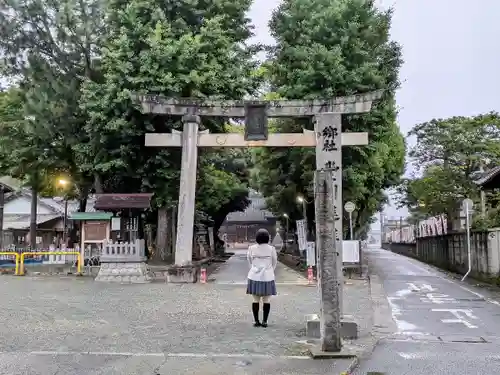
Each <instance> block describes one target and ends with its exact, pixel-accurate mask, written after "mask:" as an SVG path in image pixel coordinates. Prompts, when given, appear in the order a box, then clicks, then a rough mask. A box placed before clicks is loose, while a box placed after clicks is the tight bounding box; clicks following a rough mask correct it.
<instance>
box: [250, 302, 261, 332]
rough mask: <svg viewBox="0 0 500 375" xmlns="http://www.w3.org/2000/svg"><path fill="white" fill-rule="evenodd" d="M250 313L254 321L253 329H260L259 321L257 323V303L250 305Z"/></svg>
mask: <svg viewBox="0 0 500 375" xmlns="http://www.w3.org/2000/svg"><path fill="white" fill-rule="evenodd" d="M252 313H253V319H254V320H255V323H254V325H253V326H254V327H260V321H259V303H258V302H254V303H252Z"/></svg>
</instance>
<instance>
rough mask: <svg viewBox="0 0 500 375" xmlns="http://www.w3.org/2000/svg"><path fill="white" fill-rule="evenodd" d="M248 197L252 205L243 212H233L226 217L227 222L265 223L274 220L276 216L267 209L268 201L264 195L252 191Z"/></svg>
mask: <svg viewBox="0 0 500 375" xmlns="http://www.w3.org/2000/svg"><path fill="white" fill-rule="evenodd" d="M248 197H249V199H250V205H249V206H248V207H247V209H246V210H245V211H243V212H231V213H230V214H229V215H227V217H226V222H240V223H241V222H246V221H249V222H259V221H261V222H264V221H266V220H267V219H272V218H274V215H273V214H272V213H271V212H270V211H268V210H267V209H266V200H265V198H264V197H263V196H262V194H260V193H258V192H256V191H255V190H250V192H249V194H248Z"/></svg>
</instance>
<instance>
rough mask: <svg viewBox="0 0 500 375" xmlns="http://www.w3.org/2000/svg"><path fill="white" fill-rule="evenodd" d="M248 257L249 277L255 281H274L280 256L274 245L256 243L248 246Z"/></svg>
mask: <svg viewBox="0 0 500 375" xmlns="http://www.w3.org/2000/svg"><path fill="white" fill-rule="evenodd" d="M247 259H248V263H249V265H250V271H248V278H249V279H250V280H254V281H273V280H274V269H275V268H276V265H277V264H278V256H277V255H276V249H275V248H274V246H271V245H268V244H261V245H259V244H255V245H251V246H250V247H249V248H248V252H247Z"/></svg>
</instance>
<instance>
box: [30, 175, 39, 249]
mask: <svg viewBox="0 0 500 375" xmlns="http://www.w3.org/2000/svg"><path fill="white" fill-rule="evenodd" d="M37 205H38V191H37V188H36V184H33V186H32V187H31V214H30V245H31V249H36V227H37V225H36V219H37Z"/></svg>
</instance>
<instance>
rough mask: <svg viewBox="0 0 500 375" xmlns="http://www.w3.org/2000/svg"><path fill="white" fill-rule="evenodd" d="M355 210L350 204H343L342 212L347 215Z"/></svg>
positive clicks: (354, 206) (352, 204)
mask: <svg viewBox="0 0 500 375" xmlns="http://www.w3.org/2000/svg"><path fill="white" fill-rule="evenodd" d="M355 209H356V205H355V204H354V203H352V202H346V204H344V210H345V211H346V212H347V213H349V214H350V213H353V212H354V210H355Z"/></svg>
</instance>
